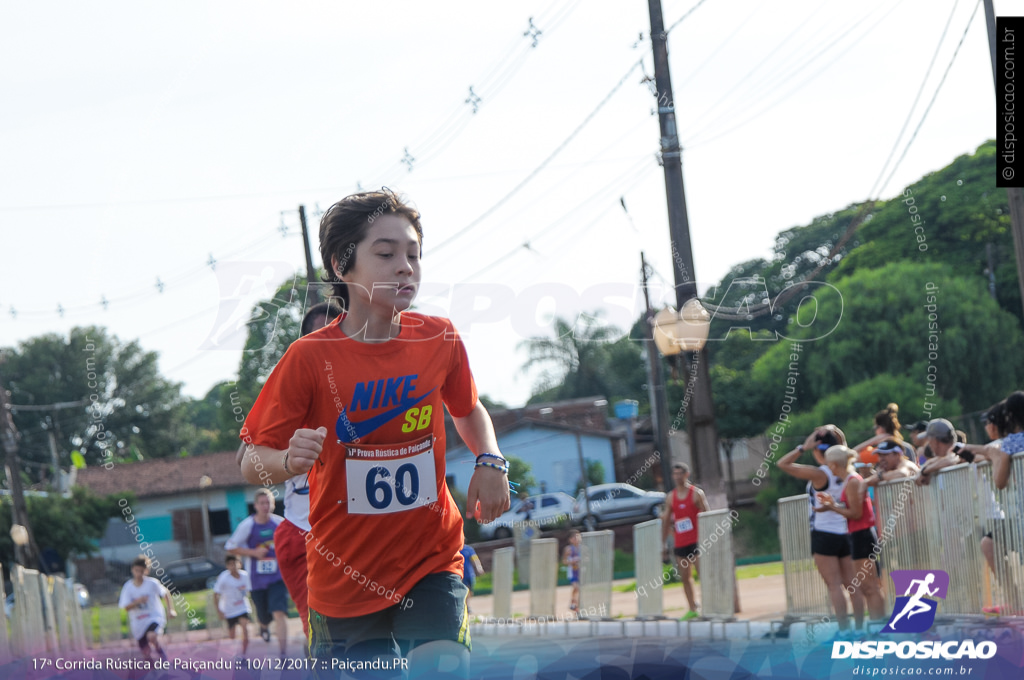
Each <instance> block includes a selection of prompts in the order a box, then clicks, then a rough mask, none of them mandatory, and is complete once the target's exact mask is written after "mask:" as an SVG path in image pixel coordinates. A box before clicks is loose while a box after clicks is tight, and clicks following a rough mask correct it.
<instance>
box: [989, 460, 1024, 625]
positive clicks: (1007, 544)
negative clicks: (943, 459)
mask: <svg viewBox="0 0 1024 680" xmlns="http://www.w3.org/2000/svg"><path fill="white" fill-rule="evenodd" d="M978 474H979V482H980V483H979V488H978V493H979V499H978V500H979V503H978V505H979V512H980V515H981V516H980V520H981V521H980V524H981V532H982V535H983V536H985V535H987V536H989V538H990V539H991V554H992V563H993V566H994V567H995V577H994V578H991V577H992V572H991V571H989V569H988V566H987V564H986V566H985V575H986V577H989V581H990V582H991V584H992V585H991V587H990V591H991V593H992V594H991V599H990V602H991V604H993V605H995V606H997V607H998V608H999V610H1000V613H1001V614H1002V615H1004V616H1006V615H1009V616H1024V454H1017V455H1015V456H1013V457H1012V458H1011V466H1010V482H1009V484H1007V486H1006V488H1005V489H1002V490H998V489H996V488H995V485H994V484H992V470H991V468H990V466H989V465H981V466H979V467H978Z"/></svg>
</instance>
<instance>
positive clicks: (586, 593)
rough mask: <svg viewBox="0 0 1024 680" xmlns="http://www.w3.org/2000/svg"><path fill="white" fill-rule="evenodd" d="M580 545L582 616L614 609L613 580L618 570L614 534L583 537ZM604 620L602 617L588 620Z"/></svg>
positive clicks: (603, 533) (592, 533)
mask: <svg viewBox="0 0 1024 680" xmlns="http://www.w3.org/2000/svg"><path fill="white" fill-rule="evenodd" d="M581 538H582V539H583V540H582V545H581V546H580V616H584V614H585V613H586V612H594V611H597V612H605V615H606V616H608V615H610V612H611V610H612V578H613V576H614V572H613V570H614V567H615V532H614V531H590V532H587V533H585V534H582V536H581ZM585 618H601V617H589V616H587V617H585Z"/></svg>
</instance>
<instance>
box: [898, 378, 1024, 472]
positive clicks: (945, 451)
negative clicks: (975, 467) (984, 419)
mask: <svg viewBox="0 0 1024 680" xmlns="http://www.w3.org/2000/svg"><path fill="white" fill-rule="evenodd" d="M1022 398H1024V393H1022ZM925 441H926V442H927V445H928V447H929V448H931V450H932V452H933V453H934V454H935V456H934V457H933V458H931V459H929V460H928V462H926V463H925V464H924V466H922V468H921V472H920V474H918V476H917V479H916V482H917V483H918V484H929V483H930V482H931V478H932V477H933V476H934V475H935V473H937V472H938V471H939V470H941V469H943V468H946V467H949V466H951V465H958V464H959V463H972V462H981V461H983V460H987V461H989V462H990V463H992V480H993V482H994V483H995V485H996V488H998V489H1002V488H1005V487H1006V485H1007V483H1008V482H1009V479H1010V461H1009V457H1008V456H1007V455H1006V454H1005V453H1004V452H1003V451H1000V450H999V449H997V448H996V447H994V446H983V445H980V444H962V443H960V442H958V441H956V430H955V429H954V428H953V424H952V423H951V422H949V421H948V420H946V419H945V418H936V419H935V420H932V421H930V422H929V423H928V429H927V430H926V431H925ZM1005 441H1006V440H1005V439H1004V446H1005Z"/></svg>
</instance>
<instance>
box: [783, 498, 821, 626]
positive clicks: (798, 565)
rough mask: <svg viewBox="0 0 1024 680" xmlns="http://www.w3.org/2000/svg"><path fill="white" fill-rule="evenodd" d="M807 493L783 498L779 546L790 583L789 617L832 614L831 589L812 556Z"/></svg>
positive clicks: (787, 596)
mask: <svg viewBox="0 0 1024 680" xmlns="http://www.w3.org/2000/svg"><path fill="white" fill-rule="evenodd" d="M809 505H810V497H809V496H808V495H807V494H800V495H799V496H789V497H788V498H780V499H779V506H778V507H779V544H780V546H781V549H782V569H783V573H784V576H785V581H786V616H787V617H796V618H800V617H803V616H827V615H829V614H830V613H831V611H832V606H831V604H830V603H829V598H828V589H827V588H826V587H825V582H824V581H823V580H822V579H821V575H820V574H819V573H818V568H817V567H816V566H814V557H812V556H811V523H810V515H809V514H808V507H809Z"/></svg>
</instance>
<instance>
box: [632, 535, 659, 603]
mask: <svg viewBox="0 0 1024 680" xmlns="http://www.w3.org/2000/svg"><path fill="white" fill-rule="evenodd" d="M661 548H662V545H661V520H660V519H652V520H649V521H647V522H641V523H640V524H635V525H633V560H634V564H635V567H634V568H635V570H636V599H637V618H638V619H647V618H654V617H659V616H662V614H663V612H664V609H663V600H662V594H663V592H662V591H663V587H664V584H665V581H664V579H663V578H662V576H663V574H664V571H663V567H662V563H661V552H662V550H661Z"/></svg>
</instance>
